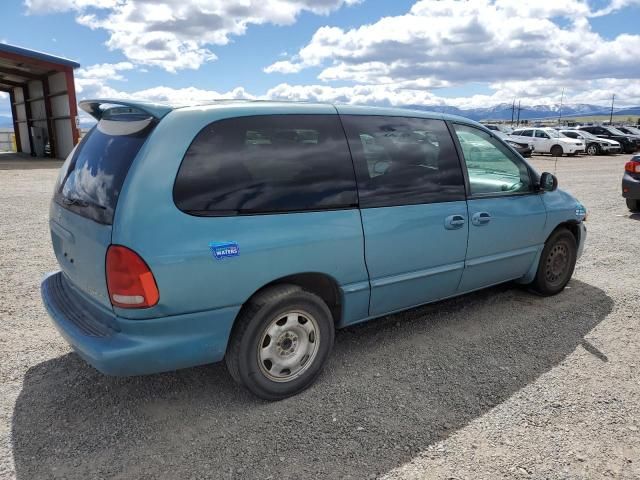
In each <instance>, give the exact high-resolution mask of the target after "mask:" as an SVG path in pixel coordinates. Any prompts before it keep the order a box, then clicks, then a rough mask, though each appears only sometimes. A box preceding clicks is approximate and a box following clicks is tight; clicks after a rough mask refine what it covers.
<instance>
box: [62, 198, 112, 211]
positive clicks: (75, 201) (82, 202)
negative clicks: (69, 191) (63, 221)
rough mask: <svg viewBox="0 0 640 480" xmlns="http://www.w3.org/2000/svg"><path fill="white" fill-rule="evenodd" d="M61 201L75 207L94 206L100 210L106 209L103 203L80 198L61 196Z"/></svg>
mask: <svg viewBox="0 0 640 480" xmlns="http://www.w3.org/2000/svg"><path fill="white" fill-rule="evenodd" d="M62 201H63V202H64V204H65V205H75V206H77V207H96V208H100V209H102V210H106V209H107V207H105V206H104V205H100V204H99V203H97V202H92V201H91V200H81V199H80V198H68V197H63V198H62Z"/></svg>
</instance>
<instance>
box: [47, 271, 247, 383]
mask: <svg viewBox="0 0 640 480" xmlns="http://www.w3.org/2000/svg"><path fill="white" fill-rule="evenodd" d="M40 291H41V294H42V301H43V303H44V306H45V307H46V309H47V312H48V313H49V315H50V316H51V318H52V320H53V323H54V325H55V326H56V328H57V329H58V331H59V332H60V334H61V335H62V336H63V337H64V339H65V340H66V341H67V342H68V343H69V344H70V345H71V346H72V347H73V349H74V350H75V351H76V352H77V353H78V355H80V356H81V357H82V358H83V359H85V360H86V361H87V362H88V363H89V364H91V365H92V366H94V367H95V368H96V369H97V370H99V371H101V372H102V373H105V374H107V375H144V374H149V373H158V372H164V371H171V370H177V369H180V368H186V367H192V366H195V365H203V364H206V363H213V362H217V361H220V360H222V358H223V357H224V353H225V350H226V347H227V340H228V338H229V334H230V332H231V327H232V325H233V321H234V319H235V317H236V314H237V313H238V311H239V310H240V307H239V306H238V307H227V308H221V309H218V310H212V311H207V312H197V313H189V314H184V315H174V316H169V317H161V318H154V319H146V320H127V319H124V318H121V317H118V316H116V315H115V314H114V313H113V311H109V310H107V309H105V308H103V307H100V306H98V305H95V304H93V303H91V302H90V301H88V300H87V299H85V298H83V297H82V296H81V294H79V293H78V292H77V291H76V290H75V289H74V288H73V287H72V286H71V285H70V284H69V283H68V282H67V281H66V279H65V278H64V276H63V274H62V272H55V273H52V274H49V275H47V276H46V277H45V278H44V280H43V281H42V284H41V287H40Z"/></svg>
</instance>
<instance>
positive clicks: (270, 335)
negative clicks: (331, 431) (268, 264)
mask: <svg viewBox="0 0 640 480" xmlns="http://www.w3.org/2000/svg"><path fill="white" fill-rule="evenodd" d="M333 340H334V325H333V317H332V315H331V312H330V311H329V307H327V304H326V303H325V302H324V301H323V300H322V299H321V298H320V297H318V296H317V295H315V294H313V293H311V292H308V291H306V290H303V289H302V288H300V287H298V286H296V285H276V286H274V287H270V288H267V289H266V290H264V291H263V292H259V293H258V294H256V295H255V296H254V297H253V298H252V299H251V300H249V302H248V303H247V304H246V305H245V306H244V307H243V308H242V311H241V312H240V315H239V316H238V319H237V320H236V324H235V325H234V329H233V333H232V335H231V339H230V340H229V345H228V347H227V352H226V355H225V361H226V363H227V369H228V370H229V373H230V374H231V376H232V377H233V378H234V380H236V381H237V382H238V383H241V384H243V385H244V386H245V387H247V388H248V389H249V390H251V391H252V392H253V393H254V394H256V395H257V396H258V397H261V398H263V399H265V400H279V399H282V398H286V397H289V396H291V395H295V394H297V393H299V392H301V391H303V390H304V389H306V388H307V387H309V386H310V385H311V384H312V383H313V382H314V381H315V379H316V378H317V377H318V375H319V374H320V372H321V371H322V368H323V366H324V364H325V363H326V360H327V358H328V357H329V354H330V353H331V349H332V347H333Z"/></svg>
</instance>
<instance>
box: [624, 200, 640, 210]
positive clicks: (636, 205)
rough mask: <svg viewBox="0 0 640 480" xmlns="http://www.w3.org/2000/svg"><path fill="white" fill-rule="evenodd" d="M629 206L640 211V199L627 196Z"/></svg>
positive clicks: (630, 208)
mask: <svg viewBox="0 0 640 480" xmlns="http://www.w3.org/2000/svg"><path fill="white" fill-rule="evenodd" d="M626 200H627V208H628V209H629V210H630V211H631V212H633V213H636V212H640V200H633V199H631V198H627V199H626Z"/></svg>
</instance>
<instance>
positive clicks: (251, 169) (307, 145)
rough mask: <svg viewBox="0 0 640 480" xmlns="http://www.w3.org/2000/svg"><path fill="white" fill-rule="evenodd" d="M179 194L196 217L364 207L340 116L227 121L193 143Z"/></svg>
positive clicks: (177, 200)
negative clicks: (360, 203)
mask: <svg viewBox="0 0 640 480" xmlns="http://www.w3.org/2000/svg"><path fill="white" fill-rule="evenodd" d="M173 197H174V201H175V203H176V205H177V207H178V208H179V209H180V210H182V211H184V212H187V213H190V214H192V215H201V216H216V215H238V214H252V213H278V212H291V211H304V210H321V209H338V208H351V207H355V206H357V193H356V182H355V176H354V172H353V164H352V162H351V157H350V154H349V148H348V145H347V141H346V138H345V136H344V131H343V130H342V126H341V124H340V120H339V118H338V116H337V115H295V114H292V115H260V116H250V117H237V118H229V119H225V120H219V121H216V122H213V123H212V124H210V125H208V126H207V127H205V128H204V129H203V130H202V131H200V133H198V135H197V136H196V137H195V139H194V140H193V142H192V144H191V146H190V147H189V149H188V150H187V152H186V154H185V157H184V159H183V161H182V165H181V166H180V169H179V171H178V175H177V177H176V181H175V185H174V188H173Z"/></svg>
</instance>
